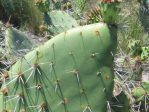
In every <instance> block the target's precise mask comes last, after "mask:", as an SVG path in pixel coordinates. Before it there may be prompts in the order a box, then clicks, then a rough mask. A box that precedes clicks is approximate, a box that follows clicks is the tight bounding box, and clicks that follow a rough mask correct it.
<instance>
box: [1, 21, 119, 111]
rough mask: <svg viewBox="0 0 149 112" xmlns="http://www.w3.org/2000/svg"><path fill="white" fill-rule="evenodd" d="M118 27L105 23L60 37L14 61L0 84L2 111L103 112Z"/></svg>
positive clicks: (111, 82) (109, 89)
mask: <svg viewBox="0 0 149 112" xmlns="http://www.w3.org/2000/svg"><path fill="white" fill-rule="evenodd" d="M116 31H117V30H116V28H115V27H113V26H110V25H107V24H104V23H98V24H92V25H86V26H83V27H77V28H74V29H71V30H69V31H66V32H63V33H61V34H59V35H57V36H55V37H54V38H52V39H51V40H49V41H48V42H46V43H45V44H43V45H42V46H40V47H38V48H37V49H35V50H34V51H31V52H30V53H28V54H27V55H26V56H25V57H24V58H22V59H20V60H19V61H18V62H16V63H15V64H14V65H13V66H12V68H10V71H9V78H7V79H6V80H5V81H4V82H3V85H2V91H4V90H8V92H7V94H6V92H4V93H5V94H4V99H5V101H4V102H3V103H4V104H5V106H4V108H3V110H8V111H15V112H20V111H22V110H24V111H25V112H39V111H40V112H106V110H107V102H108V101H109V100H110V99H111V97H112V90H113V85H114V73H113V54H115V50H116V46H117V35H116Z"/></svg>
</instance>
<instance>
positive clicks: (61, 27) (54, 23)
mask: <svg viewBox="0 0 149 112" xmlns="http://www.w3.org/2000/svg"><path fill="white" fill-rule="evenodd" d="M45 23H46V24H47V25H48V30H49V32H50V33H51V34H53V35H55V34H59V33H61V32H64V31H67V30H69V29H71V28H74V27H76V26H78V24H77V21H76V20H75V19H74V18H72V17H71V16H70V15H69V14H67V13H66V12H64V11H60V10H53V11H49V12H47V13H45Z"/></svg>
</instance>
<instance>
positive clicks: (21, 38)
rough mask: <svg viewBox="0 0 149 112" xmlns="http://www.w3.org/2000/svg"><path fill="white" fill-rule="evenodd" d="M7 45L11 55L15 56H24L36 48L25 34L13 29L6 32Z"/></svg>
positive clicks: (10, 28)
mask: <svg viewBox="0 0 149 112" xmlns="http://www.w3.org/2000/svg"><path fill="white" fill-rule="evenodd" d="M5 45H6V47H7V50H8V51H9V53H10V54H13V55H15V56H18V55H22V56H23V55H24V54H25V53H27V52H28V51H30V50H31V49H32V48H33V47H34V43H33V41H31V39H29V38H28V37H27V35H26V34H25V33H23V32H21V31H19V30H17V29H15V28H13V27H9V28H8V29H7V30H6V34H5Z"/></svg>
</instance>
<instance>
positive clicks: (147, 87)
mask: <svg viewBox="0 0 149 112" xmlns="http://www.w3.org/2000/svg"><path fill="white" fill-rule="evenodd" d="M132 95H133V96H134V98H135V103H136V104H137V105H139V107H138V108H140V109H141V112H148V111H149V81H144V82H142V83H141V86H139V87H136V88H134V89H133V90H132Z"/></svg>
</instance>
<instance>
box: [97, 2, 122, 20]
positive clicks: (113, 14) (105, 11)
mask: <svg viewBox="0 0 149 112" xmlns="http://www.w3.org/2000/svg"><path fill="white" fill-rule="evenodd" d="M118 4H119V2H118V1H113V2H112V1H111V2H110V1H109V2H108V1H105V2H104V1H103V2H101V3H100V4H99V7H100V13H101V16H102V19H103V21H104V22H106V23H115V22H116V20H117V19H118V12H119V8H118Z"/></svg>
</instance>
